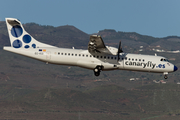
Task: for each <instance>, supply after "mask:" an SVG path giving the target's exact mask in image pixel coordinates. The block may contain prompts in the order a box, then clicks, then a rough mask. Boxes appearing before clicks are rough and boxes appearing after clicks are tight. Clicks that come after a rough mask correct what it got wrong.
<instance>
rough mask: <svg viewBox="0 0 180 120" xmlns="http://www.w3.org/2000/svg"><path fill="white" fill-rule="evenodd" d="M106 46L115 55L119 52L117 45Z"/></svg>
mask: <svg viewBox="0 0 180 120" xmlns="http://www.w3.org/2000/svg"><path fill="white" fill-rule="evenodd" d="M106 48H107V49H108V50H109V52H110V53H111V54H113V55H117V52H118V49H117V48H115V47H109V46H106Z"/></svg>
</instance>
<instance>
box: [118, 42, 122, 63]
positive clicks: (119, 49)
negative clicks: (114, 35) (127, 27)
mask: <svg viewBox="0 0 180 120" xmlns="http://www.w3.org/2000/svg"><path fill="white" fill-rule="evenodd" d="M122 52H123V51H122V47H121V41H120V42H119V47H118V52H117V57H118V61H119V59H120V56H119V53H122Z"/></svg>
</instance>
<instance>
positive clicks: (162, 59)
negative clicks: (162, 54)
mask: <svg viewBox="0 0 180 120" xmlns="http://www.w3.org/2000/svg"><path fill="white" fill-rule="evenodd" d="M161 61H165V62H166V61H167V62H169V61H168V59H164V58H161Z"/></svg>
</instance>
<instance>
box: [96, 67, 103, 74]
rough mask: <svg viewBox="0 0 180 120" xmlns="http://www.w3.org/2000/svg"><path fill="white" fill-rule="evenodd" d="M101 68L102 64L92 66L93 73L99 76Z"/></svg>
mask: <svg viewBox="0 0 180 120" xmlns="http://www.w3.org/2000/svg"><path fill="white" fill-rule="evenodd" d="M102 68H103V66H96V67H95V68H94V75H95V76H99V75H100V72H101V70H102Z"/></svg>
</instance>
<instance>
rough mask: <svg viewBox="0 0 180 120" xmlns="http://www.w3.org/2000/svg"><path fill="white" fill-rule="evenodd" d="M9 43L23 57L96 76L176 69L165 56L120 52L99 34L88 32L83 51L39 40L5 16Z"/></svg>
mask: <svg viewBox="0 0 180 120" xmlns="http://www.w3.org/2000/svg"><path fill="white" fill-rule="evenodd" d="M6 25H7V30H8V34H9V38H10V43H11V46H8V47H7V46H4V47H3V49H4V50H6V51H9V52H13V53H17V54H20V55H23V56H27V57H30V58H34V59H37V60H40V61H43V62H45V63H46V64H48V63H51V64H58V65H68V66H78V67H82V68H86V69H90V70H93V71H94V75H95V76H99V75H100V72H101V71H110V70H128V71H142V72H153V73H163V74H164V78H165V79H167V78H168V76H167V75H168V73H171V72H174V71H176V70H178V68H177V67H176V66H175V65H173V64H172V63H170V62H169V61H168V59H167V58H165V57H162V56H157V55H156V54H155V55H154V56H153V55H141V54H131V53H124V52H123V50H122V47H121V41H120V43H119V47H118V48H115V47H110V46H105V44H104V42H103V39H102V38H101V36H99V35H91V36H90V41H89V43H88V49H87V50H81V49H74V48H72V49H67V48H59V47H56V46H52V45H48V44H45V43H41V42H39V41H37V40H35V39H34V38H33V37H32V36H31V35H30V34H29V33H27V32H26V31H25V29H24V27H23V26H22V24H21V22H20V21H19V20H18V19H16V18H6Z"/></svg>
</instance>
